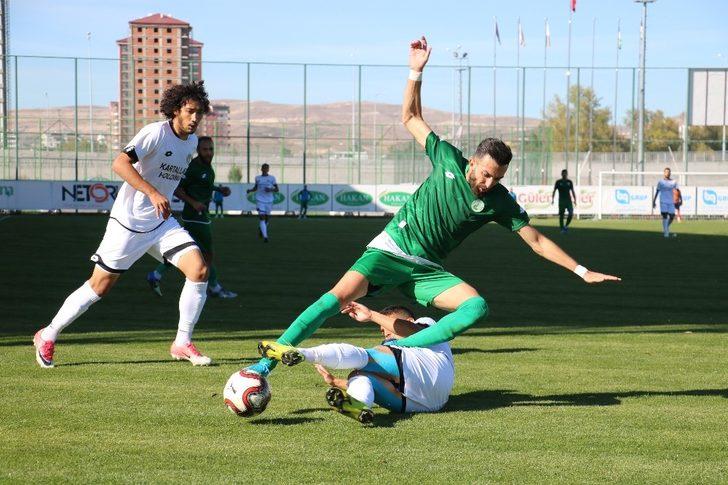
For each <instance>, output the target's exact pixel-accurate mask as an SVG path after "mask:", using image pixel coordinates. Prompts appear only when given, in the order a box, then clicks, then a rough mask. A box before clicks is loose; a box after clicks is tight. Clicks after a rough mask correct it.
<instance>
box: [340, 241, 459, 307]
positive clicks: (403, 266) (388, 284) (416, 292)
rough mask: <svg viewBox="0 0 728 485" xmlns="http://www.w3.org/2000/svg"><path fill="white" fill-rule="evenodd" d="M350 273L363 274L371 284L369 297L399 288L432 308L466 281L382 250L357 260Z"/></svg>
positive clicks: (366, 254) (370, 251) (369, 250)
mask: <svg viewBox="0 0 728 485" xmlns="http://www.w3.org/2000/svg"><path fill="white" fill-rule="evenodd" d="M350 271H356V272H357V273H361V274H362V275H364V276H365V277H366V279H367V280H369V293H368V295H370V296H373V295H376V294H377V293H379V292H380V291H382V290H385V289H389V288H399V290H400V291H401V292H402V293H403V294H404V295H405V296H406V297H408V298H411V299H413V300H417V302H418V303H419V304H420V305H424V306H428V305H431V304H432V300H434V299H435V297H436V296H437V295H439V294H440V293H442V292H443V291H445V290H448V289H450V288H452V287H453V286H456V285H459V284H460V283H463V280H461V279H460V278H458V277H457V276H455V275H453V274H452V273H448V272H447V271H445V270H443V269H437V268H433V267H430V266H423V265H421V264H417V263H413V262H411V261H407V260H406V259H402V258H398V257H397V256H394V255H392V254H389V253H386V252H384V251H380V250H378V249H372V248H368V249H367V250H366V251H364V254H362V255H361V257H360V258H359V259H357V260H356V262H355V263H354V265H353V266H352V267H351V269H350Z"/></svg>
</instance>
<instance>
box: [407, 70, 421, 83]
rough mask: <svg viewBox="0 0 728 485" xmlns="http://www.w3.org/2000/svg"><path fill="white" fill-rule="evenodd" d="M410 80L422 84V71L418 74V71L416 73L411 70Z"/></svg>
mask: <svg viewBox="0 0 728 485" xmlns="http://www.w3.org/2000/svg"><path fill="white" fill-rule="evenodd" d="M409 79H410V80H411V81H420V82H422V71H420V72H417V71H415V70H413V69H410V73H409Z"/></svg>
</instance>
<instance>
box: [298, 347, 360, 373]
mask: <svg viewBox="0 0 728 485" xmlns="http://www.w3.org/2000/svg"><path fill="white" fill-rule="evenodd" d="M298 350H299V352H301V353H302V354H303V356H304V357H305V358H306V360H307V361H308V362H311V363H313V364H321V365H323V366H325V367H328V368H330V369H361V368H363V367H366V365H367V363H368V362H369V354H367V351H366V350H364V349H362V348H361V347H355V346H353V345H350V344H324V345H319V346H317V347H310V348H307V349H302V348H299V349H298Z"/></svg>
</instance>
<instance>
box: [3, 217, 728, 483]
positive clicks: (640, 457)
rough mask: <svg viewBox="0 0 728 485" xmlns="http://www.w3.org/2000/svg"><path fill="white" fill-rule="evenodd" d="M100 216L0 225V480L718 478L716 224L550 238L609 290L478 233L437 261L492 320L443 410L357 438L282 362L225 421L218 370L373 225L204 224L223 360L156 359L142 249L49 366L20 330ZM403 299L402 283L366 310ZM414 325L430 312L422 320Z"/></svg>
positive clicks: (381, 423)
mask: <svg viewBox="0 0 728 485" xmlns="http://www.w3.org/2000/svg"><path fill="white" fill-rule="evenodd" d="M105 223H106V218H105V217H102V216H53V217H52V216H12V217H10V218H7V219H3V220H0V233H2V234H3V235H4V238H3V240H4V253H3V263H2V267H1V269H0V282H1V284H2V292H0V308H1V309H2V313H1V314H0V382H1V383H2V387H1V389H2V392H1V393H0V480H1V481H8V482H41V481H52V482H180V481H188V482H206V483H211V482H243V483H250V482H259V481H269V482H274V483H278V482H283V483H293V482H318V483H324V482H326V483H339V482H357V483H375V482H376V483H382V482H384V481H389V482H398V483H418V482H419V483H433V482H453V481H458V482H464V483H473V482H504V481H505V482H518V483H523V482H530V483H543V482H559V483H563V482H572V483H576V482H579V483H582V482H614V481H618V482H652V483H658V482H659V483H664V482H680V483H683V482H702V483H716V482H726V481H728V462H727V461H726V456H728V455H727V453H728V431H726V417H727V416H728V413H727V412H726V409H727V406H728V353H726V349H727V348H728V337H727V334H728V303H727V302H728V300H727V296H728V282H727V280H726V278H725V271H726V267H727V266H728V265H727V264H726V263H728V256H727V253H726V247H728V245H727V243H728V238H726V236H728V223H726V222H724V221H713V222H707V221H706V222H685V223H683V224H675V225H674V226H673V227H674V229H676V230H677V231H678V232H679V233H680V234H679V237H677V238H675V239H670V240H665V239H664V238H663V237H662V235H661V233H660V230H661V227H660V223H659V221H656V220H653V221H639V222H625V221H604V222H592V221H583V222H581V221H575V223H574V225H573V228H572V231H571V232H570V233H569V234H568V235H566V236H562V235H561V234H559V233H558V230H557V228H556V227H554V223H553V221H535V223H536V225H537V226H539V227H540V229H542V230H543V231H544V232H545V233H546V234H547V235H549V236H550V237H552V238H553V239H555V240H556V241H557V242H559V244H561V245H562V246H563V247H564V248H565V249H566V250H567V251H568V252H570V253H571V254H572V255H573V256H575V258H576V259H577V260H578V261H579V262H580V263H582V264H584V265H585V266H587V267H589V268H593V269H595V270H599V271H604V272H608V273H613V274H617V275H620V276H622V277H623V279H624V281H623V282H622V283H620V284H610V285H600V286H587V285H585V284H583V283H582V282H581V281H580V280H579V278H578V277H576V276H575V275H572V274H569V273H568V272H566V271H564V270H562V269H559V268H557V267H555V266H554V265H552V264H550V263H548V262H546V261H544V260H542V259H540V258H539V257H537V256H535V255H533V254H531V252H530V250H529V249H528V248H527V247H526V246H525V245H524V244H523V243H522V242H521V241H520V238H518V237H517V236H514V235H511V234H509V233H508V232H507V231H504V230H503V229H501V228H499V227H496V226H493V227H486V228H484V229H483V230H481V231H480V232H479V233H476V234H474V235H473V236H472V237H471V238H470V239H469V240H468V241H466V242H465V244H463V246H462V247H461V248H459V249H458V250H456V252H455V253H454V254H453V255H452V256H451V257H450V258H449V260H448V261H447V268H448V270H450V271H452V272H453V273H455V274H457V275H459V276H461V277H463V278H464V279H465V280H466V281H468V282H469V283H471V284H473V285H474V286H475V287H477V288H478V289H479V290H480V291H481V292H482V294H483V295H484V296H485V298H486V299H487V300H488V303H489V305H490V307H491V316H490V317H489V319H488V320H487V321H485V322H482V323H481V324H479V325H478V326H477V327H476V328H474V329H472V330H471V331H469V332H467V333H466V334H464V335H462V336H460V337H458V338H457V339H455V340H454V342H453V350H454V354H455V364H456V373H457V375H456V385H455V388H454V390H453V395H452V396H451V399H450V402H449V404H448V406H447V407H446V409H445V411H444V412H441V413H437V414H420V415H408V416H401V415H396V414H388V413H387V412H386V411H384V410H379V411H378V413H377V418H378V425H377V426H376V427H373V428H362V427H361V426H359V425H358V424H357V423H356V422H354V421H353V420H349V419H347V418H345V417H343V416H340V415H336V414H333V413H332V412H330V411H329V410H328V409H326V405H325V402H324V392H325V390H326V386H325V385H324V384H323V382H321V381H320V379H319V377H318V375H317V374H315V372H314V371H313V369H312V368H310V366H305V365H301V366H297V367H295V368H291V369H289V368H281V367H279V368H278V369H277V370H276V371H275V372H274V374H273V375H272V376H271V378H270V382H271V385H272V388H273V400H272V401H271V404H270V406H269V408H268V410H267V411H266V412H265V413H264V414H263V415H261V416H259V417H257V418H254V419H249V420H245V419H241V418H238V417H236V416H233V415H232V414H229V413H228V412H227V411H225V409H224V406H223V404H222V398H221V396H220V394H221V391H222V386H223V384H224V383H225V380H226V379H227V377H228V376H229V375H230V374H231V373H232V372H234V371H235V370H237V369H238V368H240V367H242V366H245V365H247V364H248V363H250V362H253V361H254V360H255V359H256V358H257V356H256V352H255V344H256V342H257V341H258V340H260V339H264V338H275V337H276V336H277V335H278V334H279V332H280V330H281V329H283V328H284V327H285V326H286V325H287V324H288V323H289V322H290V321H291V320H292V319H293V318H294V317H295V315H296V314H297V313H298V312H299V311H301V310H302V309H303V308H305V306H306V305H308V304H309V303H311V302H312V301H314V300H315V299H316V298H317V297H318V296H319V295H320V294H321V293H322V292H324V291H326V290H327V289H328V288H329V287H330V286H331V285H332V284H333V283H334V282H335V281H336V279H337V278H338V277H339V276H340V275H341V274H342V273H343V272H344V271H345V270H346V269H347V268H348V267H349V266H350V265H351V264H352V263H353V261H354V260H355V258H356V257H357V256H358V255H359V254H360V253H361V251H362V249H363V247H364V245H365V244H366V243H367V242H368V241H369V240H370V239H371V238H372V237H373V236H374V235H375V234H376V233H377V232H378V231H379V230H381V228H382V227H383V225H384V223H385V221H384V220H382V219H316V218H314V219H309V220H307V221H298V220H294V219H281V218H276V219H274V220H273V222H272V224H271V228H270V231H271V242H270V243H269V244H267V245H264V244H262V243H261V242H260V240H259V239H258V237H257V232H256V227H257V220H256V219H254V218H226V219H223V220H221V221H215V227H214V234H215V244H216V249H217V257H218V268H219V273H220V279H221V281H222V282H223V284H224V285H225V286H226V287H229V288H230V289H232V290H235V291H238V292H239V293H240V297H239V298H237V299H235V300H228V301H220V300H212V299H211V300H208V303H207V305H206V307H205V310H204V312H203V314H202V318H201V320H200V323H199V324H198V326H197V330H196V342H197V343H198V345H199V346H200V347H201V348H202V349H203V350H204V351H205V352H206V353H208V354H209V355H211V356H212V357H213V359H214V360H215V361H216V363H217V365H216V366H214V367H210V368H193V367H192V366H190V365H189V364H188V363H180V362H175V361H172V360H171V359H170V358H169V355H168V348H169V344H170V342H171V340H172V338H173V336H174V333H175V329H176V321H177V298H178V295H179V289H180V288H181V284H182V277H181V276H180V275H179V273H176V272H173V271H170V272H168V274H167V276H166V278H165V280H164V282H163V290H164V292H165V296H164V297H163V298H161V299H160V298H158V297H156V296H155V295H154V294H153V293H152V292H151V291H150V290H149V289H148V287H147V286H146V282H145V281H144V274H145V272H146V271H148V270H150V269H151V268H153V266H154V265H155V262H154V261H153V260H152V259H151V258H149V257H145V258H144V259H142V260H141V261H140V262H138V263H137V264H136V265H135V266H134V267H133V268H132V269H131V270H130V271H128V272H127V273H126V274H124V276H123V277H122V278H121V280H120V281H119V284H118V285H117V287H116V288H115V289H114V291H112V293H111V294H110V295H109V296H108V297H106V298H104V299H103V300H102V301H101V302H99V303H97V304H96V305H94V306H92V307H91V309H90V310H89V311H88V312H87V313H86V314H84V315H83V316H82V317H81V318H80V319H79V320H78V321H77V322H76V323H74V324H72V325H71V326H70V327H69V328H68V329H67V330H66V332H64V333H63V334H62V336H61V338H60V339H59V342H58V347H57V353H56V365H57V368H55V369H50V370H44V369H40V368H38V367H37V365H36V364H35V361H34V359H33V350H32V347H31V345H30V344H31V342H30V341H31V338H32V335H33V333H34V332H35V330H36V329H37V328H39V327H41V326H42V325H45V324H46V323H47V322H48V321H49V320H50V318H51V317H52V316H53V314H54V313H55V311H56V310H57V308H58V307H59V306H60V304H61V303H62V301H63V299H64V298H65V297H66V296H67V295H68V294H69V293H70V292H71V291H73V290H74V289H75V288H77V287H78V286H79V285H80V284H81V282H82V281H83V280H84V279H85V278H86V277H87V276H88V274H89V271H90V269H91V264H90V263H88V262H86V261H87V259H88V256H89V255H90V254H91V253H92V252H93V251H94V249H95V248H96V246H97V245H98V242H99V241H100V239H101V236H102V234H103V229H104V226H105ZM397 302H399V303H404V301H403V300H402V298H401V297H400V295H398V294H397V293H396V292H392V293H389V294H385V295H382V296H381V297H378V298H376V299H371V300H369V301H368V304H369V305H371V306H373V307H375V308H376V307H377V306H384V305H387V304H392V303H397ZM417 311H418V312H420V313H421V314H427V315H431V316H434V317H438V316H439V315H440V313H438V312H437V311H436V310H432V309H422V308H417ZM377 337H378V334H377V332H376V330H375V328H374V327H368V326H363V325H359V324H356V323H354V322H352V321H349V320H347V319H345V318H343V317H337V318H334V319H332V320H331V321H330V323H328V324H327V325H326V326H325V327H324V328H322V329H321V331H320V332H318V333H317V334H316V335H315V338H313V339H311V340H310V342H308V343H310V344H311V345H315V344H318V343H323V342H331V341H347V342H351V343H355V344H360V345H363V346H370V345H373V344H375V343H377V341H378V338H377Z"/></svg>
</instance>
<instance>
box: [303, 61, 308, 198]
mask: <svg viewBox="0 0 728 485" xmlns="http://www.w3.org/2000/svg"><path fill="white" fill-rule="evenodd" d="M307 70H308V66H307V65H306V64H304V65H303V184H304V185H306V148H307V146H306V143H307V141H308V138H307V131H308V120H307V117H308V104H307V103H308V100H307V97H306V94H307V93H306V91H307V90H306V77H307V76H306V74H307V72H306V71H307Z"/></svg>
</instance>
